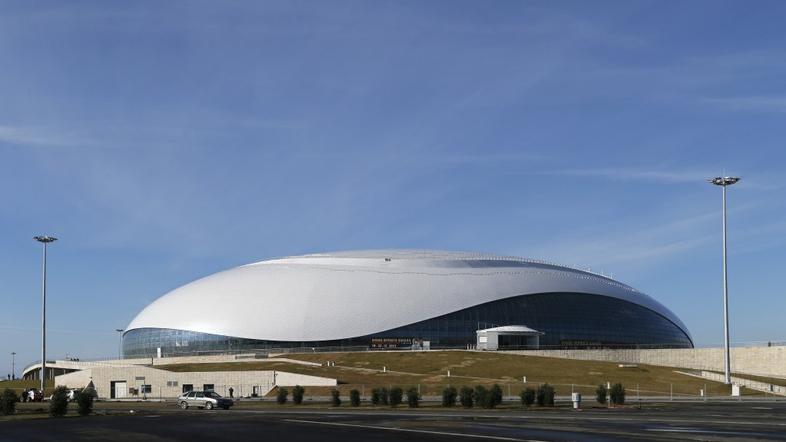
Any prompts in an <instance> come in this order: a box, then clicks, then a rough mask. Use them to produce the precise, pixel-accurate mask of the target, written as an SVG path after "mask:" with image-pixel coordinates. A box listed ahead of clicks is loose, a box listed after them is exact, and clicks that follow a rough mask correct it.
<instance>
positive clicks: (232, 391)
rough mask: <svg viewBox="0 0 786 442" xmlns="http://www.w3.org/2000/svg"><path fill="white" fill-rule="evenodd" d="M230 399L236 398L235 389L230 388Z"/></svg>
mask: <svg viewBox="0 0 786 442" xmlns="http://www.w3.org/2000/svg"><path fill="white" fill-rule="evenodd" d="M229 397H231V398H233V397H235V389H234V388H232V387H229Z"/></svg>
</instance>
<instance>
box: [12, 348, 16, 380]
mask: <svg viewBox="0 0 786 442" xmlns="http://www.w3.org/2000/svg"><path fill="white" fill-rule="evenodd" d="M14 379H16V352H15V351H12V352H11V380H12V381H13V380H14Z"/></svg>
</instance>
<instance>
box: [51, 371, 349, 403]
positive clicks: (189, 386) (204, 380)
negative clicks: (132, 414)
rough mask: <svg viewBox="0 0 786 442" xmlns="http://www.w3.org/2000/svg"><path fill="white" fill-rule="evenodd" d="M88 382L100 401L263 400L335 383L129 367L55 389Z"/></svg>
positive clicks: (71, 377) (284, 375)
mask: <svg viewBox="0 0 786 442" xmlns="http://www.w3.org/2000/svg"><path fill="white" fill-rule="evenodd" d="M91 382H92V384H93V388H95V390H96V393H97V394H98V397H99V398H102V399H129V398H140V399H141V398H174V397H178V396H180V395H181V394H183V393H184V392H187V391H192V390H197V391H203V390H213V391H215V392H216V393H218V394H220V395H222V396H227V397H228V396H230V394H229V389H230V388H231V389H232V396H233V397H249V396H264V395H266V394H267V393H268V392H269V391H270V390H272V389H273V388H274V387H276V386H287V387H289V386H295V385H300V386H304V387H307V386H321V387H333V386H336V385H337V383H338V382H337V380H336V379H331V378H325V377H319V376H310V375H304V374H297V373H289V372H284V371H278V370H237V371H189V372H177V371H169V370H161V369H158V368H152V367H146V366H139V365H129V366H125V367H123V366H94V367H89V368H85V369H83V370H79V371H74V372H72V373H68V374H64V375H60V376H57V377H56V378H55V385H64V386H66V387H68V388H84V387H86V386H87V385H88V384H90V383H91Z"/></svg>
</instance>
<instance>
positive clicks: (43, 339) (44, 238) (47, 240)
mask: <svg viewBox="0 0 786 442" xmlns="http://www.w3.org/2000/svg"><path fill="white" fill-rule="evenodd" d="M33 239H34V240H36V241H38V242H40V243H42V244H43V245H44V257H43V263H42V269H41V394H44V379H45V378H46V246H47V245H48V244H49V243H50V242H55V241H57V238H55V237H54V236H47V235H42V236H34V237H33Z"/></svg>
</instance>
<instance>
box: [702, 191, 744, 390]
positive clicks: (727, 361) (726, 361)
mask: <svg viewBox="0 0 786 442" xmlns="http://www.w3.org/2000/svg"><path fill="white" fill-rule="evenodd" d="M739 180H740V179H739V178H738V177H730V176H726V177H715V178H712V179H709V180H707V181H709V182H710V183H712V184H714V185H716V186H721V187H723V334H724V353H723V368H724V373H725V378H724V379H725V381H724V382H725V383H726V385H728V384H731V357H730V356H729V278H728V272H727V270H726V266H727V264H726V186H731V185H732V184H735V183H737V181H739Z"/></svg>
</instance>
